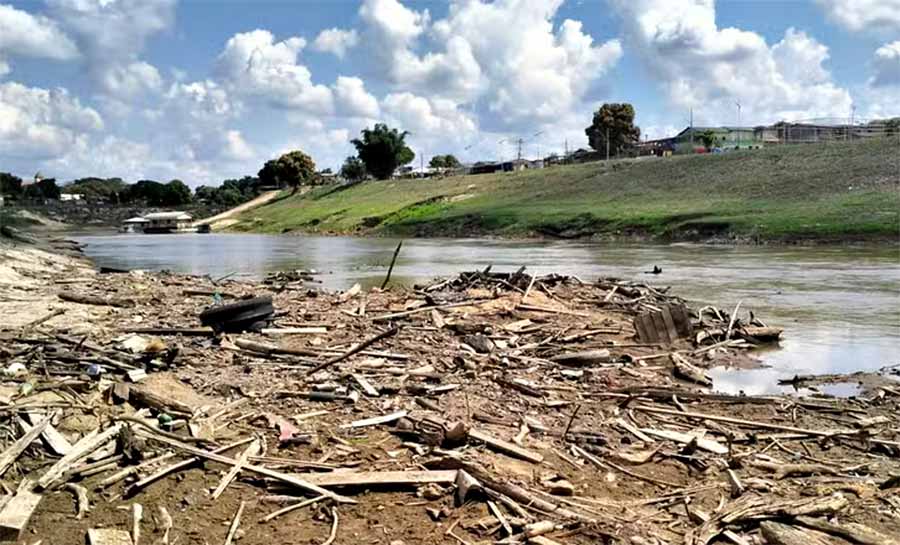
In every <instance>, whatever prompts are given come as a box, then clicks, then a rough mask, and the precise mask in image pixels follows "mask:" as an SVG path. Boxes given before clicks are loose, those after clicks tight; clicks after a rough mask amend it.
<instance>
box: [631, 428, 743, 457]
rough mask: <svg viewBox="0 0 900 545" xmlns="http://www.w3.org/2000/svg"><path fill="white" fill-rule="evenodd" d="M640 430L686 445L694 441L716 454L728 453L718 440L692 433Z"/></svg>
mask: <svg viewBox="0 0 900 545" xmlns="http://www.w3.org/2000/svg"><path fill="white" fill-rule="evenodd" d="M640 430H641V432H643V433H645V434H647V435H652V436H653V437H659V438H660V439H667V440H669V441H675V442H676V443H680V444H682V445H687V444H688V443H693V442H695V441H696V442H697V447H698V448H701V449H703V450H707V451H709V452H714V453H716V454H728V447H727V446H725V445H723V444H722V443H719V442H718V441H713V440H712V439H706V438H704V437H700V436H698V435H697V434H694V433H683V432H680V431H672V430H655V429H651V428H640Z"/></svg>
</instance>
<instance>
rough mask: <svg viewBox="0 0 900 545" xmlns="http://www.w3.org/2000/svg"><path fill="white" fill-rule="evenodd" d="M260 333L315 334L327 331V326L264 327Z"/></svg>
mask: <svg viewBox="0 0 900 545" xmlns="http://www.w3.org/2000/svg"><path fill="white" fill-rule="evenodd" d="M260 333H262V334H263V335H269V336H273V335H274V336H277V335H317V334H320V333H328V328H327V327H279V328H274V327H266V328H263V329H262V330H261V331H260Z"/></svg>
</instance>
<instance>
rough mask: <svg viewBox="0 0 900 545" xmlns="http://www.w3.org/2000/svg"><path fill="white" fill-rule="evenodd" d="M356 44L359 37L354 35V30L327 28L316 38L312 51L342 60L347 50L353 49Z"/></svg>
mask: <svg viewBox="0 0 900 545" xmlns="http://www.w3.org/2000/svg"><path fill="white" fill-rule="evenodd" d="M357 43H359V35H358V34H357V33H356V30H342V29H340V28H329V29H326V30H323V31H322V32H320V33H319V35H318V36H316V39H315V41H314V42H313V49H315V50H316V51H322V52H325V53H332V54H333V55H334V56H336V57H337V58H339V59H343V58H344V56H345V55H346V54H347V50H348V49H350V48H352V47H355V46H356V44H357Z"/></svg>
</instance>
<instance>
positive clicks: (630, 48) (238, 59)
mask: <svg viewBox="0 0 900 545" xmlns="http://www.w3.org/2000/svg"><path fill="white" fill-rule="evenodd" d="M606 101H627V102H631V103H632V104H634V106H635V108H636V110H637V115H638V119H637V122H638V124H639V125H640V126H641V128H642V130H643V132H644V134H645V136H647V137H659V136H663V135H666V134H669V133H672V132H674V131H677V130H680V129H681V128H683V126H684V125H685V124H686V123H687V121H688V116H689V114H688V112H689V111H690V110H691V109H693V111H694V119H695V123H697V124H710V125H712V124H735V123H737V121H738V118H737V115H738V114H737V107H736V106H735V102H740V103H741V122H742V123H744V124H761V123H771V122H775V121H778V120H781V119H789V120H802V119H813V118H815V119H822V118H830V119H840V118H847V117H848V116H850V115H851V111H852V112H853V114H852V115H854V116H855V117H856V118H857V119H866V118H875V117H883V116H891V115H900V107H898V104H900V0H809V1H803V0H796V1H786V2H779V1H768V0H747V1H719V2H713V1H712V0H595V1H578V0H570V1H563V0H496V1H493V2H491V1H488V0H458V1H453V2H437V1H435V2H414V1H402V0H363V1H349V0H344V1H328V2H326V1H312V0H307V1H288V0H282V1H268V2H266V1H254V2H249V1H237V0H229V1H227V2H213V1H196V0H193V1H191V0H182V1H178V0H46V1H25V2H23V1H15V2H12V3H5V4H4V3H2V0H0V171H4V170H9V171H13V172H16V173H17V174H20V175H23V176H30V175H31V174H33V173H34V172H35V171H38V170H40V171H41V172H42V173H44V174H45V175H48V176H55V177H58V178H60V179H63V180H66V179H71V178H75V177H80V176H88V175H98V176H122V177H124V178H126V179H128V180H137V179H141V178H153V179H162V180H167V179H171V178H180V179H183V180H185V181H186V182H188V183H189V184H190V185H195V186H196V185H199V184H210V183H212V184H215V183H218V182H219V181H221V180H222V179H223V178H226V177H235V176H241V175H244V174H253V173H255V172H256V171H257V170H258V169H259V166H260V165H261V163H262V162H263V161H265V160H266V159H268V158H270V157H273V156H276V155H277V154H279V153H281V152H284V151H288V150H290V149H296V148H300V149H303V150H305V151H307V152H308V153H310V154H311V155H312V156H313V158H314V159H315V160H316V162H317V164H318V165H320V167H323V168H324V167H332V168H335V167H337V166H339V165H340V163H341V161H342V160H343V158H344V157H346V156H347V155H350V154H352V152H353V150H352V147H351V146H350V145H349V142H348V141H349V139H350V138H353V137H354V136H356V135H357V134H358V133H359V131H360V130H361V129H362V128H363V127H366V126H371V125H372V124H373V123H375V122H378V121H385V122H387V123H389V124H391V125H393V126H399V127H401V128H403V129H406V130H408V131H410V132H411V136H410V143H411V145H412V147H413V149H414V151H416V153H417V154H418V155H420V156H424V157H425V159H426V162H427V159H428V158H429V157H430V156H432V155H435V154H443V153H454V154H456V155H457V156H459V157H460V158H462V159H463V160H466V161H474V160H479V159H496V158H502V157H508V156H510V155H511V154H512V153H514V150H513V149H512V147H511V146H509V145H508V144H506V143H499V142H501V141H503V140H507V139H510V138H512V137H516V136H520V135H521V136H526V137H527V136H529V135H533V134H535V133H541V135H540V136H538V137H534V138H532V139H531V141H530V143H529V144H528V145H527V146H526V149H525V152H526V154H528V155H536V154H537V153H539V152H540V153H546V152H548V151H555V150H558V151H561V150H562V148H563V146H564V145H565V143H566V142H568V145H569V146H570V147H571V148H575V147H583V146H586V139H585V137H584V132H583V131H584V127H585V126H586V125H587V124H588V123H589V122H590V117H591V112H592V111H593V110H594V109H596V108H597V107H598V106H599V105H600V104H602V103H603V102H606Z"/></svg>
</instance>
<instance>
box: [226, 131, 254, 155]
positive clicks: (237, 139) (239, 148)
mask: <svg viewBox="0 0 900 545" xmlns="http://www.w3.org/2000/svg"><path fill="white" fill-rule="evenodd" d="M222 155H223V156H224V157H225V158H227V159H232V160H235V161H246V160H248V159H253V158H254V157H256V152H255V151H254V150H253V148H252V147H251V146H250V144H248V143H247V141H246V140H244V136H243V135H242V134H241V131H237V130H229V131H226V132H225V145H224V146H222Z"/></svg>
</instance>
